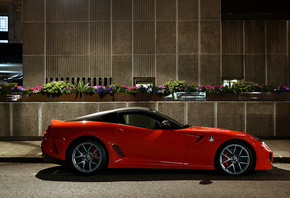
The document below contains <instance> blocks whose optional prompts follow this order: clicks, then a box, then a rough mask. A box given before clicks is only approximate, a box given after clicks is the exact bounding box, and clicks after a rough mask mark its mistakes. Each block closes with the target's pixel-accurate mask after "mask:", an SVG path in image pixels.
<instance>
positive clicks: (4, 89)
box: [0, 84, 14, 94]
mask: <svg viewBox="0 0 290 198" xmlns="http://www.w3.org/2000/svg"><path fill="white" fill-rule="evenodd" d="M13 87H14V85H9V84H7V85H6V84H1V85H0V93H1V94H8V93H11V92H12V89H13Z"/></svg>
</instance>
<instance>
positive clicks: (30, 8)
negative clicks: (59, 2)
mask: <svg viewBox="0 0 290 198" xmlns="http://www.w3.org/2000/svg"><path fill="white" fill-rule="evenodd" d="M23 21H44V0H30V1H25V2H24V4H23Z"/></svg>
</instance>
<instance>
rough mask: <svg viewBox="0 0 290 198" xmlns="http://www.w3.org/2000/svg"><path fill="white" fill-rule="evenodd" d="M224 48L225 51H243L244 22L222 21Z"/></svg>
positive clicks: (239, 52)
mask: <svg viewBox="0 0 290 198" xmlns="http://www.w3.org/2000/svg"><path fill="white" fill-rule="evenodd" d="M222 43H223V44H222V48H223V54H225V53H236V54H241V53H243V22H242V21H222Z"/></svg>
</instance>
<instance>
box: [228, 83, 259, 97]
mask: <svg viewBox="0 0 290 198" xmlns="http://www.w3.org/2000/svg"><path fill="white" fill-rule="evenodd" d="M260 87H261V86H260V85H259V84H257V83H254V82H246V81H244V80H239V81H238V82H236V83H234V84H233V85H232V87H231V90H232V91H233V92H234V93H235V94H240V93H242V92H253V91H260Z"/></svg>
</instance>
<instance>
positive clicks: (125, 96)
mask: <svg viewBox="0 0 290 198" xmlns="http://www.w3.org/2000/svg"><path fill="white" fill-rule="evenodd" d="M114 97H115V101H150V94H149V93H136V94H130V93H123V92H120V93H114Z"/></svg>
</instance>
